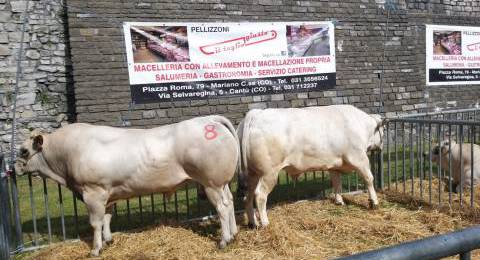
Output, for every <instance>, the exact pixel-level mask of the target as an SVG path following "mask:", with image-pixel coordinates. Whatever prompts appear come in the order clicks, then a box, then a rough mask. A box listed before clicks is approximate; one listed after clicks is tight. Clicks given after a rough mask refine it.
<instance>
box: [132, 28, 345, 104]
mask: <svg viewBox="0 0 480 260" xmlns="http://www.w3.org/2000/svg"><path fill="white" fill-rule="evenodd" d="M124 35H125V45H126V52H127V61H128V72H129V80H130V89H131V94H132V102H133V103H135V104H143V103H153V102H165V101H178V100H194V99H210V98H220V97H233V96H249V95H265V94H277V93H292V92H307V91H319V90H325V89H331V88H333V87H335V76H336V75H335V72H336V71H335V44H334V42H335V41H334V26H333V24H332V23H331V22H290V23H280V22H278V23H266V22H265V23H145V22H139V23H136V22H131V23H125V24H124Z"/></svg>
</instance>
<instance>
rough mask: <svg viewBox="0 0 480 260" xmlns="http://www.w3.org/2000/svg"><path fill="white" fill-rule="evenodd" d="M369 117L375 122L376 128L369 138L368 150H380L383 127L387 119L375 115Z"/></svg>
mask: <svg viewBox="0 0 480 260" xmlns="http://www.w3.org/2000/svg"><path fill="white" fill-rule="evenodd" d="M371 116H372V117H373V118H374V119H375V121H376V122H377V126H376V127H375V130H374V132H373V135H372V136H371V137H370V140H369V146H368V150H369V151H371V150H381V149H382V148H383V135H384V133H383V131H384V128H385V127H384V125H385V124H386V123H387V119H386V118H382V116H380V115H377V114H373V115H371Z"/></svg>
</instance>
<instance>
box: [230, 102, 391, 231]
mask: <svg viewBox="0 0 480 260" xmlns="http://www.w3.org/2000/svg"><path fill="white" fill-rule="evenodd" d="M237 133H238V136H239V138H240V143H241V151H242V172H241V173H240V174H239V189H240V190H247V195H246V198H245V203H246V205H245V207H246V211H247V215H248V220H249V226H251V227H256V226H257V225H258V224H257V220H256V218H255V213H254V210H253V200H254V199H255V200H256V204H257V208H258V211H259V216H260V224H261V225H262V226H267V225H268V224H269V221H268V217H267V211H266V203H267V196H268V194H269V193H270V192H271V191H272V189H273V187H274V186H275V185H276V183H277V177H278V172H279V171H280V170H282V169H285V171H286V172H287V173H288V174H289V175H290V176H293V177H295V176H298V175H299V174H300V173H303V172H306V171H317V170H328V171H330V172H333V173H334V174H333V175H332V183H333V186H334V190H335V201H336V203H338V204H343V199H342V197H341V195H340V188H341V187H340V184H341V183H340V174H339V173H340V172H346V171H352V170H356V171H357V172H358V173H360V175H361V176H362V177H363V179H364V180H365V182H366V184H367V187H368V192H369V195H370V200H371V201H370V202H371V206H372V207H375V206H376V205H377V204H378V199H377V195H376V193H375V189H374V187H373V176H372V173H371V171H370V162H369V159H368V156H367V151H369V150H372V149H376V148H381V147H382V138H383V126H382V120H381V118H380V116H378V115H368V114H366V113H365V112H363V111H361V110H359V109H357V108H355V107H354V106H351V105H336V106H324V107H308V108H286V109H265V110H251V111H249V112H248V113H247V115H246V117H245V119H244V121H242V122H241V123H240V125H239V127H238V129H237Z"/></svg>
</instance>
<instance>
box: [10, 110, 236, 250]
mask: <svg viewBox="0 0 480 260" xmlns="http://www.w3.org/2000/svg"><path fill="white" fill-rule="evenodd" d="M239 155H240V152H239V143H238V137H237V134H236V132H235V129H234V127H233V126H232V124H231V123H230V121H229V120H228V119H226V118H225V117H222V116H207V117H199V118H194V119H190V120H186V121H183V122H180V123H176V124H172V125H166V126H161V127H157V128H152V129H124V128H123V129H122V128H113V127H107V126H93V125H88V124H71V125H68V126H65V127H63V128H60V129H58V130H57V131H55V132H53V133H51V134H46V135H37V134H34V135H32V136H31V137H30V139H28V140H26V141H25V142H24V143H23V144H22V146H21V148H20V152H19V158H18V159H17V161H16V164H15V170H16V172H17V174H19V175H22V174H24V173H39V174H40V175H41V176H44V177H49V178H51V179H53V180H55V181H57V182H58V183H60V184H62V185H65V186H67V187H68V188H70V189H71V190H73V191H74V192H76V193H77V194H80V196H82V198H83V201H84V202H85V204H86V206H87V209H88V214H89V218H90V224H91V225H92V227H93V230H94V240H93V249H92V251H91V254H92V255H98V254H99V252H100V250H101V248H102V227H103V238H104V240H105V242H110V241H111V239H112V236H111V232H110V219H111V216H112V215H111V208H112V205H113V203H114V202H115V201H117V200H120V199H127V198H131V197H134V196H138V195H146V194H151V193H157V192H163V193H171V192H173V191H174V190H175V189H176V188H177V187H178V186H179V185H181V184H182V183H184V182H186V181H188V180H194V181H197V182H198V183H200V184H201V185H203V186H204V187H205V192H206V194H207V196H208V198H209V200H210V201H211V203H212V204H213V205H214V206H215V208H216V210H217V212H218V215H219V218H220V222H221V229H222V238H221V241H220V244H219V245H220V247H224V246H225V245H226V244H227V243H228V242H230V241H231V240H232V239H233V237H234V236H235V234H236V233H237V226H236V223H235V215H234V208H233V197H232V194H231V193H230V190H229V187H228V183H229V182H230V180H231V179H232V178H233V176H234V174H235V170H236V167H237V162H238V160H239Z"/></svg>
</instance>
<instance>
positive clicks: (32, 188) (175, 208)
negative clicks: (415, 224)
mask: <svg viewBox="0 0 480 260" xmlns="http://www.w3.org/2000/svg"><path fill="white" fill-rule="evenodd" d="M479 117H480V110H478V109H469V110H460V111H454V112H440V113H430V114H419V115H417V116H416V117H412V116H407V117H401V118H391V119H389V121H388V123H387V124H386V126H385V142H384V149H383V151H382V152H378V153H372V154H371V157H370V160H371V166H372V172H373V173H374V174H375V179H376V187H377V189H392V190H397V191H400V192H404V193H406V194H409V195H414V196H418V197H420V198H422V199H425V200H426V201H428V202H431V203H439V204H443V203H445V204H448V203H450V204H454V203H459V204H460V205H461V206H464V205H466V204H468V205H474V202H475V201H474V196H472V194H473V190H472V189H470V190H469V191H467V190H466V189H465V185H464V183H465V180H464V179H462V180H463V182H461V183H460V189H459V193H458V194H457V193H453V192H452V189H453V187H451V188H450V190H449V192H446V191H445V190H444V188H443V186H442V185H438V184H439V180H441V179H442V178H446V179H447V180H450V181H447V185H450V184H451V185H452V186H453V184H454V183H453V182H452V178H451V177H452V176H451V174H450V172H452V170H451V169H452V167H454V165H453V164H452V163H450V165H449V167H442V166H441V165H442V164H441V163H440V164H437V163H432V150H433V146H434V144H435V143H436V142H438V140H443V139H446V140H456V141H457V143H458V144H460V145H461V146H463V147H466V146H470V147H473V143H475V142H477V141H478V140H480V120H479ZM458 119H462V120H458ZM424 153H426V156H423V154H424ZM471 156H472V157H473V156H477V155H476V154H473V153H472V154H471ZM478 156H480V155H478ZM463 167H465V165H463ZM470 167H471V168H472V169H473V167H475V166H473V167H472V165H470ZM435 182H436V183H437V186H435V185H434V183H435ZM342 184H343V185H342V188H343V191H344V192H351V191H356V190H363V189H364V184H363V181H360V178H359V176H358V175H357V174H356V173H351V174H345V175H343V177H342ZM236 185H237V184H236V180H235V179H234V180H233V181H232V183H231V189H232V191H233V192H235V191H236ZM0 188H1V189H0V191H1V192H2V194H5V196H1V198H2V202H1V205H0V206H1V212H2V214H3V212H5V215H8V217H7V221H8V226H9V228H8V230H6V231H7V232H8V234H7V235H8V238H9V239H8V243H9V248H10V252H11V253H16V252H23V251H28V250H32V249H35V248H38V247H41V246H46V245H48V244H50V243H52V242H56V241H64V240H71V239H78V238H79V237H80V236H84V235H85V236H90V235H91V227H90V224H89V221H88V215H87V210H86V208H85V206H84V204H83V203H81V202H80V201H79V200H78V199H77V198H76V197H75V194H73V193H72V192H71V191H70V190H68V189H66V188H64V187H62V186H60V185H58V184H57V183H55V182H53V181H51V180H47V179H42V178H38V177H33V176H31V175H27V176H22V177H19V178H15V176H11V177H8V178H2V186H0ZM331 191H332V188H331V182H330V176H329V174H328V173H327V172H308V173H305V174H303V175H302V176H300V177H299V178H297V179H292V178H291V177H289V176H287V175H286V174H285V173H281V174H279V177H278V185H277V186H276V187H275V189H274V191H273V192H272V193H271V195H270V196H269V203H270V204H272V203H276V202H279V201H285V200H298V199H303V198H311V197H320V198H326V197H327V196H328V194H329V193H331ZM467 193H468V194H467ZM235 209H236V210H241V209H243V203H242V202H241V201H240V200H239V199H236V201H235ZM215 212H216V211H215V209H214V208H213V207H212V206H211V205H210V203H209V202H208V201H206V200H202V199H200V196H199V189H198V184H196V183H194V182H189V183H186V184H185V185H184V186H182V187H180V188H179V189H178V190H177V191H176V192H175V193H174V194H173V195H172V196H171V198H169V197H167V196H166V195H165V194H151V195H149V196H142V197H138V198H135V199H130V200H125V201H120V202H118V203H117V204H116V205H115V206H114V212H113V215H114V216H113V218H112V230H114V231H122V230H128V229H132V228H138V227H141V226H146V225H151V224H155V223H159V222H162V221H165V220H172V219H174V220H178V221H189V220H192V219H197V218H199V217H205V216H213V215H215V214H216V213H215ZM2 216H3V215H2ZM2 220H3V218H2ZM2 223H4V222H2ZM0 241H1V240H0ZM2 246H3V244H2Z"/></svg>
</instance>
